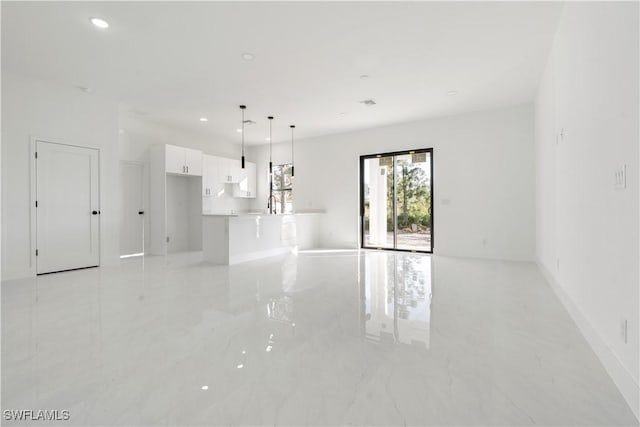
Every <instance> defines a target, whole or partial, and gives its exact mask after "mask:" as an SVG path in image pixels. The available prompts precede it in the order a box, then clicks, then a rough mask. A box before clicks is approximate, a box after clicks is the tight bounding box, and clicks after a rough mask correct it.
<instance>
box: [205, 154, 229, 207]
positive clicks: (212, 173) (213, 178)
mask: <svg viewBox="0 0 640 427" xmlns="http://www.w3.org/2000/svg"><path fill="white" fill-rule="evenodd" d="M222 160H224V159H223V158H222V157H216V156H210V155H208V154H204V155H203V156H202V165H203V168H202V196H203V197H221V196H222V195H223V194H224V190H225V188H224V185H225V184H224V182H221V180H220V173H219V169H220V163H221V161H222Z"/></svg>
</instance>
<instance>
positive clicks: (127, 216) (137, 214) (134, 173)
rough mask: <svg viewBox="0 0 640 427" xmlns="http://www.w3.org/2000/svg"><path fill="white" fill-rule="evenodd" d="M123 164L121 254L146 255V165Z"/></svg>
mask: <svg viewBox="0 0 640 427" xmlns="http://www.w3.org/2000/svg"><path fill="white" fill-rule="evenodd" d="M121 166H122V167H121V178H122V218H121V227H120V255H121V256H127V255H144V213H145V212H144V190H143V189H144V166H143V165H142V164H139V163H126V162H123V163H122V165H121Z"/></svg>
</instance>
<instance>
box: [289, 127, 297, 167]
mask: <svg viewBox="0 0 640 427" xmlns="http://www.w3.org/2000/svg"><path fill="white" fill-rule="evenodd" d="M289 127H290V128H291V176H294V175H295V174H294V171H293V130H294V129H295V128H296V125H290V126H289Z"/></svg>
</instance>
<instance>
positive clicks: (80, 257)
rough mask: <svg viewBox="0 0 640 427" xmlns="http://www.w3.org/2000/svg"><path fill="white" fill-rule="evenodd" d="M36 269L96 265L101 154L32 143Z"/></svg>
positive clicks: (98, 253)
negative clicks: (35, 205) (34, 175)
mask: <svg viewBox="0 0 640 427" xmlns="http://www.w3.org/2000/svg"><path fill="white" fill-rule="evenodd" d="M36 152H37V158H36V200H37V202H36V203H37V207H36V244H37V246H36V249H37V257H36V260H37V261H36V263H37V272H38V274H42V273H51V272H54V271H63V270H71V269H74V268H84V267H96V266H98V265H99V264H100V194H99V191H100V185H99V176H100V174H99V152H98V150H96V149H92V148H83V147H75V146H71V145H63V144H55V143H51V142H44V141H36Z"/></svg>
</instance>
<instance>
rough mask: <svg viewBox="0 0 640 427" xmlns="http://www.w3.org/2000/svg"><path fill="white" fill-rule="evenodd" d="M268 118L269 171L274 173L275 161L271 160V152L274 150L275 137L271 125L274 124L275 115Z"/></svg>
mask: <svg viewBox="0 0 640 427" xmlns="http://www.w3.org/2000/svg"><path fill="white" fill-rule="evenodd" d="M267 119H269V173H273V162H272V160H271V154H272V152H273V141H271V140H272V139H273V135H272V134H271V132H272V130H273V129H272V126H271V125H272V124H273V116H269V117H267Z"/></svg>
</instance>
